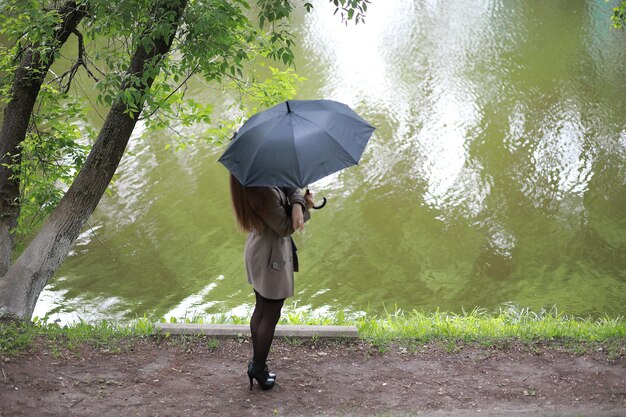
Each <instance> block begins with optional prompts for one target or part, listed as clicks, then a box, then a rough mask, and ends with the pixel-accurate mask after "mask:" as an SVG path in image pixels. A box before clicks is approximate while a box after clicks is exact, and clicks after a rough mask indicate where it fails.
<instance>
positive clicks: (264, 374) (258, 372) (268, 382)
mask: <svg viewBox="0 0 626 417" xmlns="http://www.w3.org/2000/svg"><path fill="white" fill-rule="evenodd" d="M271 375H273V376H271ZM248 378H250V391H252V381H253V380H254V379H256V381H257V382H258V383H259V385H260V386H261V388H262V389H264V390H268V389H272V388H273V387H274V383H275V382H276V374H273V373H270V372H269V371H268V369H267V366H264V367H263V369H258V368H255V367H254V364H253V363H252V362H250V363H249V364H248Z"/></svg>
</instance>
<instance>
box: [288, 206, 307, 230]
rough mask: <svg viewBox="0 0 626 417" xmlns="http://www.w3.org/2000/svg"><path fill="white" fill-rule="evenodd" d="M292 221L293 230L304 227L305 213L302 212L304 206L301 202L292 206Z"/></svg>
mask: <svg viewBox="0 0 626 417" xmlns="http://www.w3.org/2000/svg"><path fill="white" fill-rule="evenodd" d="M307 204H308V203H307ZM291 222H292V224H293V230H303V229H304V213H303V212H302V206H301V205H300V204H297V203H296V204H293V205H292V206H291Z"/></svg>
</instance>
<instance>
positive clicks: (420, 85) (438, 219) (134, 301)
mask: <svg viewBox="0 0 626 417" xmlns="http://www.w3.org/2000/svg"><path fill="white" fill-rule="evenodd" d="M326 3H327V2H326V1H325V0H324V1H318V2H317V3H316V8H315V11H314V12H313V13H312V14H310V15H306V16H297V17H296V18H295V19H294V25H296V27H297V31H298V34H299V35H298V42H299V45H300V48H301V49H299V50H298V51H297V57H298V58H297V71H298V73H299V74H301V75H303V76H305V77H307V81H305V82H304V84H303V85H302V87H301V88H300V90H299V93H298V97H297V98H300V99H313V98H330V99H334V100H338V101H341V102H344V103H346V104H348V105H350V106H352V107H353V108H354V109H355V110H357V111H358V112H359V113H360V114H361V115H362V116H363V117H364V118H365V119H367V120H368V121H369V122H370V123H371V124H373V125H374V126H376V127H377V130H376V132H375V134H374V136H373V137H372V139H371V141H370V143H369V145H368V147H367V149H366V151H365V153H364V156H363V159H362V161H361V164H360V165H359V166H357V167H353V168H349V169H347V170H345V171H343V172H341V173H338V174H335V175H333V176H331V177H328V178H326V179H323V180H321V181H319V182H318V183H316V184H313V185H312V189H313V191H314V192H315V193H316V194H317V195H318V196H320V197H321V196H326V197H327V198H328V199H329V203H328V204H327V206H326V208H324V209H323V210H320V211H316V212H314V213H313V219H312V220H311V221H310V222H309V223H308V225H307V227H306V230H305V232H303V233H300V234H298V235H297V236H296V238H295V239H296V242H297V244H298V246H299V254H300V259H301V261H300V262H301V270H300V272H299V273H297V274H296V294H295V296H294V297H293V298H292V299H290V300H289V301H288V302H287V303H286V309H287V310H289V311H296V310H307V311H312V312H315V313H326V314H334V313H336V312H338V311H344V312H347V313H354V314H358V313H361V312H364V311H367V312H371V313H381V312H384V311H385V310H395V309H396V308H399V309H403V310H412V309H418V310H422V311H433V310H436V309H440V310H445V311H454V312H461V311H463V310H466V311H468V310H472V309H473V308H475V307H481V308H484V309H486V310H487V311H497V310H498V309H499V308H501V307H503V306H510V305H515V306H520V307H530V308H532V309H535V310H539V309H541V308H551V307H553V306H556V307H557V308H558V309H559V311H562V312H565V313H568V314H575V315H584V316H599V315H602V314H610V315H623V314H626V89H625V86H626V83H625V81H626V48H624V46H623V45H624V42H625V40H626V32H622V31H615V30H610V28H609V26H610V21H609V15H610V7H611V5H610V4H607V3H605V2H604V1H602V0H598V1H595V2H594V1H588V2H583V1H571V0H561V1H559V0H554V1H539V0H535V1H507V2H504V1H447V2H441V1H430V0H425V1H418V0H385V1H382V0H374V1H373V4H372V5H371V7H370V8H369V10H368V17H367V19H366V24H364V25H362V24H359V25H357V26H354V25H352V24H351V25H348V26H347V27H346V26H344V25H342V24H341V23H340V22H339V18H338V16H333V9H332V7H329V5H327V4H326ZM190 94H192V95H195V96H196V97H198V98H199V99H202V100H205V101H206V100H207V97H209V99H211V100H214V101H215V102H217V103H219V102H221V101H222V100H223V99H222V98H220V96H219V91H217V90H215V89H211V88H208V87H206V86H205V85H204V84H202V83H196V84H195V86H194V88H192V89H191V91H190ZM191 129H192V128H189V130H188V132H191V131H192V130H191ZM184 133H185V132H183V134H184ZM175 140H176V139H175V135H174V134H172V133H171V132H169V131H161V132H151V133H146V134H144V133H143V132H142V129H141V128H138V129H137V132H136V134H135V135H134V137H133V139H132V140H131V143H130V145H129V151H130V154H129V155H127V156H125V158H124V159H123V161H122V163H121V165H120V168H119V170H118V173H117V177H116V180H115V183H114V185H112V186H111V193H110V195H106V196H105V197H104V198H103V200H102V202H101V204H100V206H99V208H98V209H97V211H96V213H95V214H94V216H93V217H92V219H91V220H90V222H89V227H88V228H86V229H85V231H84V233H83V234H82V235H81V237H80V238H79V239H78V241H77V242H76V244H75V246H74V248H73V250H72V253H71V254H70V256H69V257H68V259H67V260H66V262H65V263H64V264H63V266H62V267H61V269H60V270H59V271H58V272H57V274H56V275H55V277H54V278H53V279H52V280H51V281H50V282H49V284H48V286H47V287H46V289H45V290H44V292H43V293H42V295H41V297H40V300H39V303H38V305H37V308H36V311H35V315H36V316H43V315H46V314H47V315H49V317H50V318H51V319H59V320H61V321H71V320H76V319H77V318H78V317H80V318H82V319H85V320H97V319H100V318H114V319H127V318H133V317H136V316H142V315H144V314H148V315H156V316H157V317H163V316H166V317H169V316H174V317H183V316H185V315H201V316H204V315H207V314H235V315H238V316H245V315H247V314H249V313H250V308H251V306H252V304H253V302H254V299H253V296H252V291H251V288H250V287H249V285H248V284H247V282H246V278H245V271H244V267H243V262H242V252H243V244H244V240H245V236H244V235H243V234H241V233H239V232H238V231H237V229H236V227H235V223H234V219H233V215H232V212H231V209H230V205H229V204H230V203H229V195H228V186H227V172H226V170H225V169H224V168H223V167H222V166H221V165H220V164H219V163H217V162H216V160H217V158H218V157H219V155H220V154H221V152H222V151H223V149H224V148H223V147H221V146H216V145H207V144H204V145H197V146H192V147H188V148H186V149H185V150H182V151H178V152H175V151H173V150H172V149H167V150H166V145H167V144H168V143H171V142H173V141H175Z"/></svg>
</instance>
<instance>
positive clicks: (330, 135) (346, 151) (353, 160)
mask: <svg viewBox="0 0 626 417" xmlns="http://www.w3.org/2000/svg"><path fill="white" fill-rule="evenodd" d="M294 114H295V115H297V116H298V117H301V118H302V119H304V120H306V121H307V122H309V123H311V124H313V125H315V126H317V127H318V128H319V129H320V130H322V131H323V132H324V133H326V134H327V135H328V136H329V137H331V138H332V139H333V140H334V141H335V142H336V143H337V145H339V147H340V148H341V149H343V150H344V151H345V153H346V154H347V155H348V156H349V157H350V159H351V160H352V162H353V163H354V164H356V165H358V164H359V161H356V160H355V159H354V158H353V157H352V155H351V154H350V152H349V151H348V150H347V149H346V148H345V147H344V146H343V145H342V144H341V142H340V141H339V140H337V138H336V137H335V136H333V135H332V134H331V133H329V132H327V131H326V130H325V129H324V127H323V126H320V125H319V124H318V123H315V122H314V121H313V120H311V119H309V118H307V117H304V116H303V115H301V114H297V113H294ZM337 114H339V115H341V116H343V117H348V116H346V115H344V114H341V113H337ZM351 120H355V119H351Z"/></svg>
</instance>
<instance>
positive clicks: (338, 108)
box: [219, 100, 374, 188]
mask: <svg viewBox="0 0 626 417" xmlns="http://www.w3.org/2000/svg"><path fill="white" fill-rule="evenodd" d="M373 132H374V128H373V127H372V126H371V125H370V124H369V123H367V122H366V121H365V120H363V119H362V118H361V117H360V116H359V115H358V114H356V113H355V112H354V111H353V110H352V109H350V108H349V107H348V106H346V105H345V104H342V103H338V102H336V101H332V100H289V101H286V102H283V103H280V104H277V105H276V106H274V107H271V108H269V109H267V110H265V111H263V112H260V113H257V114H255V115H254V116H252V117H251V118H250V119H248V121H247V122H246V123H244V124H243V126H241V128H240V129H239V131H238V132H237V134H236V135H235V136H234V138H233V140H232V141H231V143H230V145H229V146H228V148H227V149H226V151H225V152H224V154H223V155H222V156H221V157H220V159H219V161H220V162H221V163H222V164H223V165H224V166H225V167H226V168H228V170H229V171H230V172H231V173H232V174H233V175H234V176H235V178H237V179H238V180H239V182H240V183H241V184H242V185H245V186H250V187H251V186H267V187H270V186H275V187H299V188H304V187H306V186H307V185H308V184H310V183H313V182H315V181H317V180H319V179H320V178H323V177H325V176H327V175H330V174H332V173H334V172H337V171H339V170H341V169H343V168H346V167H349V166H352V165H356V164H357V163H358V162H359V159H361V155H362V154H363V151H364V149H365V145H367V142H368V141H369V139H370V137H371V136H372V133H373Z"/></svg>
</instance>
